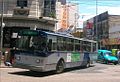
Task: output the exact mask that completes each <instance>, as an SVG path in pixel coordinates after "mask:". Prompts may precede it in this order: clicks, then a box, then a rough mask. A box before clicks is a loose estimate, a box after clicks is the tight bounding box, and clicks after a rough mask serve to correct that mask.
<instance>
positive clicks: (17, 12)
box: [13, 8, 30, 16]
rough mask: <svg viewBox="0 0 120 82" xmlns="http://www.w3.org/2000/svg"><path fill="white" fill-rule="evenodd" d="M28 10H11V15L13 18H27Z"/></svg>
mask: <svg viewBox="0 0 120 82" xmlns="http://www.w3.org/2000/svg"><path fill="white" fill-rule="evenodd" d="M29 11H30V9H28V8H15V9H14V10H13V15H15V16H28V15H29Z"/></svg>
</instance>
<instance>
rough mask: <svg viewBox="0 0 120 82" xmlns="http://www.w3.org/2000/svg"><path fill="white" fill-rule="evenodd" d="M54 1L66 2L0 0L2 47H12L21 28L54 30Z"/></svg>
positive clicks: (62, 2) (63, 0)
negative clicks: (2, 26)
mask: <svg viewBox="0 0 120 82" xmlns="http://www.w3.org/2000/svg"><path fill="white" fill-rule="evenodd" d="M2 1H3V2H2ZM56 2H61V4H65V3H66V1H65V0H0V14H1V13H2V12H3V22H4V23H5V27H4V28H3V47H7V48H10V47H14V42H15V41H16V34H17V33H18V32H19V31H20V30H22V29H36V28H41V29H47V30H52V31H54V30H55V23H56ZM2 4H4V5H3V6H2ZM3 7H4V8H3ZM2 9H4V10H3V11H2ZM1 16H2V15H1ZM0 21H1V20H0Z"/></svg>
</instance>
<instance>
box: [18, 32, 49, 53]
mask: <svg viewBox="0 0 120 82" xmlns="http://www.w3.org/2000/svg"><path fill="white" fill-rule="evenodd" d="M17 47H18V48H19V49H34V50H40V51H43V50H46V48H47V37H46V35H45V34H44V33H41V32H37V31H26V32H25V31H24V32H21V34H20V36H19V39H18V41H17Z"/></svg>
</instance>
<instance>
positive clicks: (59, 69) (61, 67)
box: [56, 60, 64, 74]
mask: <svg viewBox="0 0 120 82" xmlns="http://www.w3.org/2000/svg"><path fill="white" fill-rule="evenodd" d="M63 71H64V61H63V60H60V61H59V62H58V63H57V66H56V73H57V74H59V73H62V72H63Z"/></svg>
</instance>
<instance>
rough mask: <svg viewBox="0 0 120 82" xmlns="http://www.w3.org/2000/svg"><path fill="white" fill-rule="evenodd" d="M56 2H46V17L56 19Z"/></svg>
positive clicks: (54, 0)
mask: <svg viewBox="0 0 120 82" xmlns="http://www.w3.org/2000/svg"><path fill="white" fill-rule="evenodd" d="M55 2H56V0H44V14H43V15H44V16H46V17H55Z"/></svg>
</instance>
